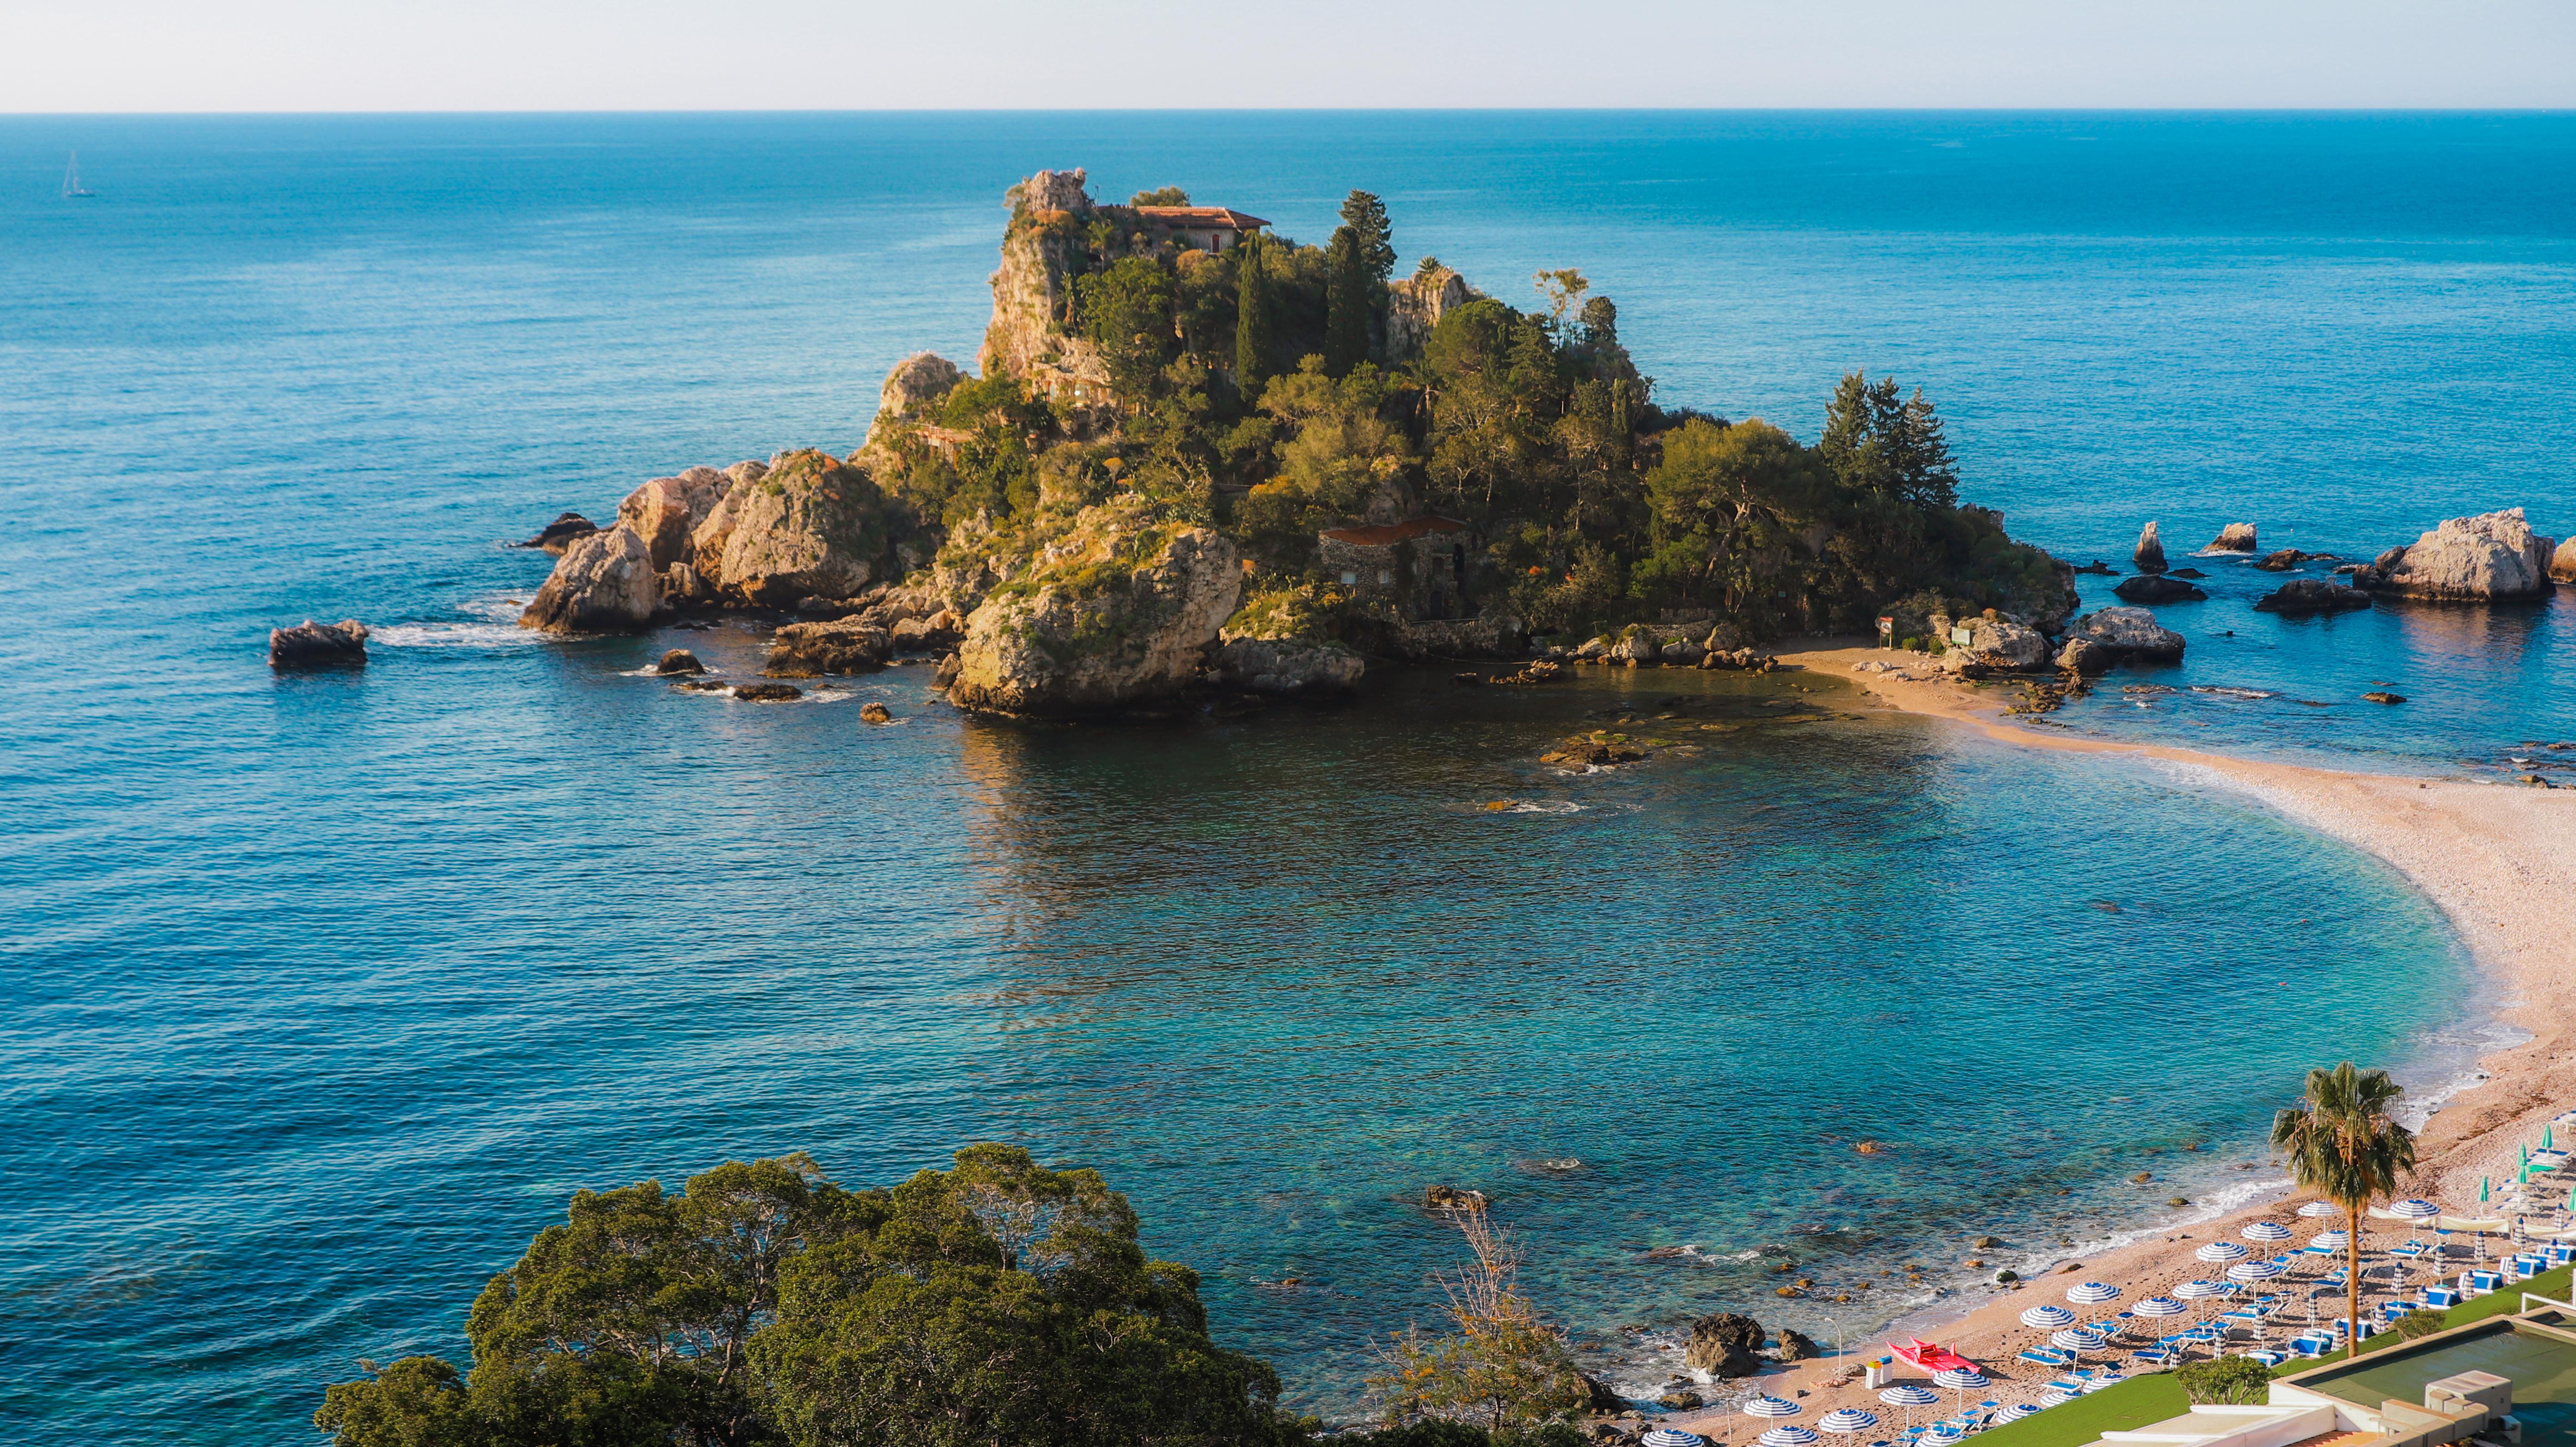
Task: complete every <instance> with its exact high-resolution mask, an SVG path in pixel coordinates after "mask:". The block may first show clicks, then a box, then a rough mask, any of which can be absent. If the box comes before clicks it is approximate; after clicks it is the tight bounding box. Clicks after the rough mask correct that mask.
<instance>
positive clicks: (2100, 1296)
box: [2066, 1281, 2120, 1306]
mask: <svg viewBox="0 0 2576 1447" xmlns="http://www.w3.org/2000/svg"><path fill="white" fill-rule="evenodd" d="M2066 1299H2067V1300H2068V1301H2071V1302H2074V1303H2075V1304H2076V1305H2077V1306H2099V1305H2101V1304H2102V1303H2103V1302H2106V1301H2118V1300H2119V1299H2120V1288H2118V1287H2116V1286H2113V1285H2112V1284H2111V1283H2109V1282H2107V1281H2088V1282H2085V1283H2084V1284H2083V1285H2081V1286H2070V1287H2068V1288H2066Z"/></svg>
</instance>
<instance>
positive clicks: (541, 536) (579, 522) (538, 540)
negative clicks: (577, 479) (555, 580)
mask: <svg viewBox="0 0 2576 1447" xmlns="http://www.w3.org/2000/svg"><path fill="white" fill-rule="evenodd" d="M597 531H599V524H597V523H595V522H592V521H591V520H590V519H588V518H586V517H583V516H582V515H581V514H580V513H577V512H566V513H557V514H555V520H554V521H553V522H550V523H548V524H546V525H545V526H544V527H542V528H539V529H538V530H537V535H536V536H535V537H533V538H530V539H528V540H527V541H526V542H524V543H520V544H518V546H520V547H523V548H537V549H541V550H542V551H545V552H549V553H552V554H554V555H555V556H556V557H558V558H560V557H562V556H563V555H564V549H566V548H568V547H571V546H572V545H573V544H574V543H575V542H577V541H579V540H580V539H582V538H586V537H589V536H590V535H591V534H592V533H595V532H597Z"/></svg>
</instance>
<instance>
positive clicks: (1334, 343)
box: [1324, 226, 1378, 377]
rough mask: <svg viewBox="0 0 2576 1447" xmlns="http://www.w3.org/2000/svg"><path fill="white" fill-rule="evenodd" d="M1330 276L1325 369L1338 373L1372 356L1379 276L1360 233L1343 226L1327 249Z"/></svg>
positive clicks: (1325, 320) (1346, 371)
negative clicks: (1371, 336)
mask: <svg viewBox="0 0 2576 1447" xmlns="http://www.w3.org/2000/svg"><path fill="white" fill-rule="evenodd" d="M1324 260H1325V264H1326V266H1327V267H1328V268H1329V271H1330V280H1329V282H1328V283H1327V287H1326V290H1325V293H1324V307H1325V310H1324V370H1325V371H1327V372H1330V373H1331V374H1332V375H1334V376H1336V377H1344V376H1348V375H1350V370H1351V368H1353V367H1356V366H1358V365H1359V364H1360V363H1362V362H1365V361H1367V360H1368V358H1369V324H1370V323H1371V322H1372V321H1374V320H1376V317H1377V306H1376V304H1375V303H1376V296H1377V291H1378V286H1377V283H1376V280H1375V279H1374V278H1372V277H1371V276H1370V275H1369V273H1368V262H1367V261H1366V259H1365V257H1364V253H1363V252H1362V251H1361V249H1360V237H1359V233H1358V232H1357V231H1356V230H1354V229H1353V228H1351V227H1348V226H1344V227H1341V228H1340V229H1338V230H1336V231H1335V232H1334V233H1333V240H1332V244H1331V245H1329V246H1327V247H1326V248H1325V249H1324Z"/></svg>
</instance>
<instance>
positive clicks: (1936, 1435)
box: [1923, 1422, 1968, 1442]
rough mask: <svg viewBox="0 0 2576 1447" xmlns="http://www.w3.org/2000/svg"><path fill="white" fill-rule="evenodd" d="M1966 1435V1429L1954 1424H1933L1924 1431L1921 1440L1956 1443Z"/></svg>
mask: <svg viewBox="0 0 2576 1447" xmlns="http://www.w3.org/2000/svg"><path fill="white" fill-rule="evenodd" d="M1967 1435H1968V1429H1967V1428H1965V1427H1962V1426H1960V1425H1959V1424H1958V1423H1956V1422H1935V1423H1933V1424H1932V1425H1931V1426H1930V1427H1927V1428H1925V1429H1924V1432H1923V1440H1924V1441H1926V1442H1956V1441H1958V1440H1959V1439H1960V1438H1963V1437H1965V1436H1967Z"/></svg>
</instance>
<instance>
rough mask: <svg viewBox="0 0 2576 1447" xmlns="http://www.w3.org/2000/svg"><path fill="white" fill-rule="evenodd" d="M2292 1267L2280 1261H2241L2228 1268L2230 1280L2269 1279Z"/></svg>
mask: <svg viewBox="0 0 2576 1447" xmlns="http://www.w3.org/2000/svg"><path fill="white" fill-rule="evenodd" d="M2289 1269H2290V1268H2288V1267H2286V1266H2284V1265H2282V1264H2281V1263H2280V1262H2278V1261H2239V1262H2237V1263H2236V1264H2235V1265H2233V1266H2230V1267H2228V1268H2227V1279H2228V1280H2230V1281H2269V1280H2271V1279H2272V1278H2273V1277H2275V1276H2278V1275H2280V1274H2281V1273H2282V1272H2284V1271H2287V1270H2289Z"/></svg>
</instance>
